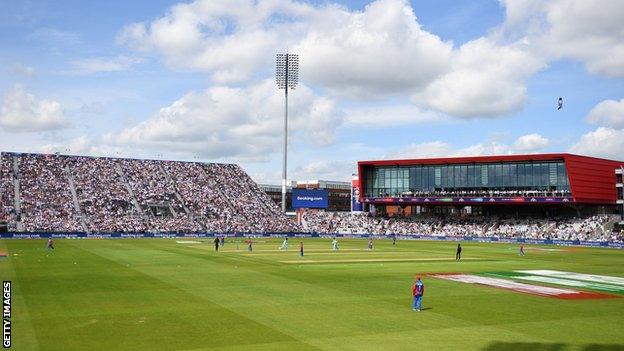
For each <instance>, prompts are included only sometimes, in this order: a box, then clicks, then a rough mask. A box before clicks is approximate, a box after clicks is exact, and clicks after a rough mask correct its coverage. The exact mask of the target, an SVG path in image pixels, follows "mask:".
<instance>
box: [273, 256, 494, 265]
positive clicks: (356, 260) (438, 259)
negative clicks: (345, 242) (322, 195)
mask: <svg viewBox="0 0 624 351" xmlns="http://www.w3.org/2000/svg"><path fill="white" fill-rule="evenodd" d="M445 261H448V262H450V261H455V259H454V258H448V257H422V258H407V257H406V258H349V259H336V260H307V259H301V260H286V261H280V262H281V263H286V264H323V263H386V262H388V263H392V262H445ZM462 261H492V260H490V259H484V258H476V257H473V258H463V259H462Z"/></svg>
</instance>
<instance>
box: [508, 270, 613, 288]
mask: <svg viewBox="0 0 624 351" xmlns="http://www.w3.org/2000/svg"><path fill="white" fill-rule="evenodd" d="M516 272H518V273H526V274H533V275H542V276H546V277H555V278H562V279H574V280H582V281H588V282H594V283H605V284H614V285H619V286H621V287H624V277H613V276H610V275H598V274H585V273H575V272H564V271H553V270H549V269H540V270H529V271H516Z"/></svg>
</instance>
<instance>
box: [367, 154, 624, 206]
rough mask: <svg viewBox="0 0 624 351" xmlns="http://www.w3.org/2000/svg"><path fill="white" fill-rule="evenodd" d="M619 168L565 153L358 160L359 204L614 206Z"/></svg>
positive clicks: (613, 163) (619, 163) (617, 163)
mask: <svg viewBox="0 0 624 351" xmlns="http://www.w3.org/2000/svg"><path fill="white" fill-rule="evenodd" d="M622 166H624V162H622V161H614V160H606V159H600V158H595V157H587V156H580V155H573V154H565V153H561V154H537V155H507V156H479V157H452V158H430V159H413V160H380V161H361V162H358V172H359V179H360V200H361V201H362V202H363V203H364V204H365V206H366V204H368V205H374V208H375V207H377V208H379V207H381V208H383V207H387V206H400V207H401V208H405V207H408V206H415V205H416V206H425V207H429V206H432V205H453V206H460V207H461V206H468V205H470V206H487V205H538V204H540V205H566V206H575V205H585V206H588V205H600V206H614V205H616V202H617V196H618V192H617V190H616V186H615V185H616V177H615V176H614V170H615V169H616V168H620V167H622ZM369 208H370V206H369Z"/></svg>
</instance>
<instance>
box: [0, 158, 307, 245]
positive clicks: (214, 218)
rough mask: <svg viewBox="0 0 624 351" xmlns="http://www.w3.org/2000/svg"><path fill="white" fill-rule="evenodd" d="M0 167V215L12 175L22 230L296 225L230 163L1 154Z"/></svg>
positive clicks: (7, 212) (10, 217)
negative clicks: (16, 186) (15, 166)
mask: <svg viewBox="0 0 624 351" xmlns="http://www.w3.org/2000/svg"><path fill="white" fill-rule="evenodd" d="M14 159H17V160H18V174H16V175H15V174H14V172H13V160H14ZM0 167H1V168H0V170H1V171H2V172H1V174H0V186H1V188H0V189H1V190H2V191H1V192H0V193H1V203H2V207H1V208H0V210H1V211H0V215H1V216H2V217H0V221H6V222H7V223H8V224H9V227H10V229H11V230H15V224H16V223H17V222H18V218H19V217H18V216H17V215H16V213H15V212H16V211H15V209H14V208H13V203H14V198H15V189H14V187H13V178H15V177H19V179H20V180H21V182H20V193H21V201H20V203H21V204H22V209H21V220H22V223H23V225H24V230H25V231H27V232H39V231H41V232H43V231H45V232H91V233H102V232H121V233H143V232H154V233H159V232H183V233H197V232H219V233H223V232H227V233H233V232H240V233H264V232H293V231H299V227H298V226H297V225H296V224H295V223H294V221H292V220H290V219H288V218H287V217H286V216H285V215H284V214H283V213H281V211H280V210H279V208H277V206H276V205H275V203H273V202H272V201H271V200H270V198H269V197H268V196H267V195H266V194H265V193H264V192H262V191H261V190H260V189H259V188H258V186H257V185H256V183H255V182H253V180H251V178H250V177H249V176H248V175H247V174H246V173H245V172H244V171H243V170H242V169H241V168H240V167H238V166H237V165H231V164H206V163H196V162H174V161H153V160H133V159H115V158H99V157H80V156H61V155H39V154H12V153H3V154H2V160H1V162H0ZM72 181H73V182H72ZM72 184H73V185H74V189H75V194H76V199H75V201H74V198H73V197H72V188H71V186H72Z"/></svg>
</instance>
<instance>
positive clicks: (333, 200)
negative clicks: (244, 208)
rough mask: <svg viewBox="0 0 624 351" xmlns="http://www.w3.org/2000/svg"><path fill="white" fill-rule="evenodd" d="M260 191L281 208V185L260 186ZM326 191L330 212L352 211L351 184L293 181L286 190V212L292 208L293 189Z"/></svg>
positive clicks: (330, 181)
mask: <svg viewBox="0 0 624 351" xmlns="http://www.w3.org/2000/svg"><path fill="white" fill-rule="evenodd" d="M259 186H260V189H262V190H263V191H264V192H266V193H267V195H269V196H270V197H271V199H273V201H275V203H276V204H278V205H279V206H281V205H282V188H281V186H279V185H266V184H260V185H259ZM293 187H294V188H299V189H326V190H327V197H328V208H327V210H328V211H350V210H351V197H350V196H351V183H349V182H341V181H333V180H307V181H293V182H292V183H291V185H290V186H288V187H287V189H286V211H288V212H292V211H294V210H293V208H292V189H293Z"/></svg>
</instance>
